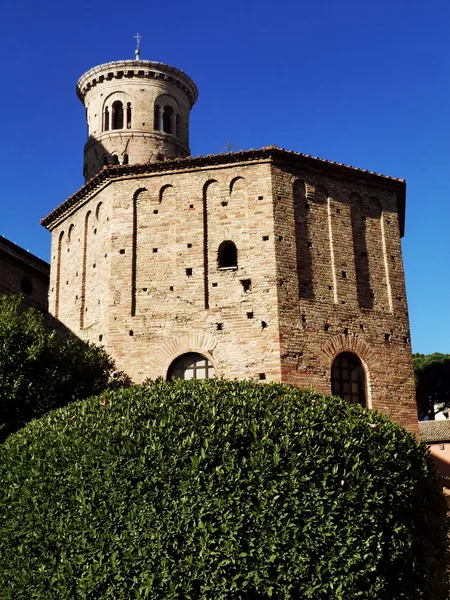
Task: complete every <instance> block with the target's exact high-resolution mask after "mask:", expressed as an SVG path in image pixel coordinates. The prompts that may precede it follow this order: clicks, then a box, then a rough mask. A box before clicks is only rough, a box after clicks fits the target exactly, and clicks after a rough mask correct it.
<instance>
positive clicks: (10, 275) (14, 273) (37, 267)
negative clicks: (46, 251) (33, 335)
mask: <svg viewBox="0 0 450 600" xmlns="http://www.w3.org/2000/svg"><path fill="white" fill-rule="evenodd" d="M5 242H6V240H5ZM18 250H21V249H19V248H18ZM48 285H49V265H48V264H46V263H44V261H41V260H40V259H37V258H36V257H33V255H32V254H29V253H28V252H27V253H22V252H15V251H14V248H13V249H11V248H10V247H9V244H8V245H5V244H4V243H3V242H2V241H0V294H21V295H22V297H23V301H22V304H23V306H32V307H34V308H39V309H40V310H42V311H47V307H48Z"/></svg>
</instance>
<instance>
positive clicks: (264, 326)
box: [261, 321, 267, 329]
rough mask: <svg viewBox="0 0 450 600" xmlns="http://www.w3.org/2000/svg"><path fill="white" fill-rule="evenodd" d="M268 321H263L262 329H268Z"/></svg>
mask: <svg viewBox="0 0 450 600" xmlns="http://www.w3.org/2000/svg"><path fill="white" fill-rule="evenodd" d="M266 327H267V321H261V329H266Z"/></svg>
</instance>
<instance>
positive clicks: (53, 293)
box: [49, 188, 111, 344]
mask: <svg viewBox="0 0 450 600" xmlns="http://www.w3.org/2000/svg"><path fill="white" fill-rule="evenodd" d="M107 189H108V188H106V189H103V190H102V191H100V192H98V193H97V194H94V195H93V196H92V197H91V198H90V200H89V201H88V202H86V203H85V204H84V205H83V206H82V207H80V208H79V209H78V210H77V211H75V212H74V213H73V214H70V215H68V216H67V218H66V219H65V220H64V221H63V222H62V223H61V224H59V225H58V226H57V227H56V228H55V229H54V230H53V231H52V268H51V276H50V294H49V310H50V312H51V313H52V314H53V315H54V316H55V317H56V318H57V319H58V320H59V321H61V322H62V323H63V324H64V325H65V326H66V327H68V328H69V329H71V330H72V331H74V332H75V333H76V334H77V335H79V336H80V337H82V338H84V339H89V340H90V341H92V342H96V343H99V342H100V343H102V344H105V343H107V334H108V310H109V304H110V302H109V286H110V257H109V248H110V244H111V235H110V216H109V215H110V204H109V203H108V201H107V197H108V192H107Z"/></svg>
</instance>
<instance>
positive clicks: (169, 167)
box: [41, 146, 406, 236]
mask: <svg viewBox="0 0 450 600" xmlns="http://www.w3.org/2000/svg"><path fill="white" fill-rule="evenodd" d="M254 160H273V161H283V162H286V161H294V162H295V163H296V164H300V165H301V166H302V167H305V168H308V167H312V168H314V169H317V167H318V166H323V167H325V168H326V169H327V171H329V172H332V174H334V175H336V176H341V177H342V176H350V175H353V176H359V177H362V178H364V179H365V180H366V181H369V182H371V183H372V184H374V185H375V184H377V183H378V184H382V183H384V184H388V185H392V186H394V187H395V188H396V191H397V197H398V217H399V224H400V235H401V236H403V234H404V221H405V198H406V184H405V180H404V179H396V178H394V177H389V176H388V175H382V174H381V173H375V172H373V171H366V170H364V169H359V168H357V167H351V166H349V165H345V164H343V163H336V162H333V161H330V160H325V159H323V158H318V157H315V156H310V155H309V154H302V153H301V152H294V151H292V150H284V149H283V148H278V147H277V146H266V147H264V148H260V149H259V150H255V149H251V150H241V151H239V152H229V153H227V154H208V155H206V156H196V157H195V158H193V157H190V156H189V157H187V158H177V159H175V160H165V161H161V162H156V163H148V164H137V165H108V166H106V167H104V168H103V169H102V171H100V173H98V174H97V175H95V177H93V178H92V179H91V180H89V181H87V182H86V183H85V184H84V185H83V187H82V188H80V189H79V190H78V191H77V192H75V194H73V196H70V198H68V199H67V200H65V201H64V202H63V203H62V204H61V205H60V206H58V207H57V208H55V210H53V211H52V212H51V213H50V214H49V215H47V216H46V217H44V218H43V219H42V220H41V223H42V225H43V226H44V227H46V228H47V229H51V226H52V224H53V223H55V222H56V221H57V220H58V219H59V218H60V217H62V216H63V215H64V214H65V213H66V212H67V211H68V210H70V209H71V208H73V207H74V206H76V205H77V204H79V203H81V202H82V201H83V199H84V198H85V197H86V196H87V195H89V194H90V193H91V192H92V191H95V190H96V189H98V188H99V187H100V186H101V185H103V183H105V182H106V181H107V180H110V179H114V178H115V177H122V176H127V175H143V174H146V173H158V172H165V171H176V170H182V169H186V168H196V167H197V168H201V167H208V166H213V165H227V164H233V163H240V162H251V161H254Z"/></svg>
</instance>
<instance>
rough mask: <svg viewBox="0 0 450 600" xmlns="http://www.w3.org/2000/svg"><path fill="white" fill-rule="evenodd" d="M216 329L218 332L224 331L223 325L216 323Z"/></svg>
mask: <svg viewBox="0 0 450 600" xmlns="http://www.w3.org/2000/svg"><path fill="white" fill-rule="evenodd" d="M216 329H217V331H222V330H223V323H216Z"/></svg>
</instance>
